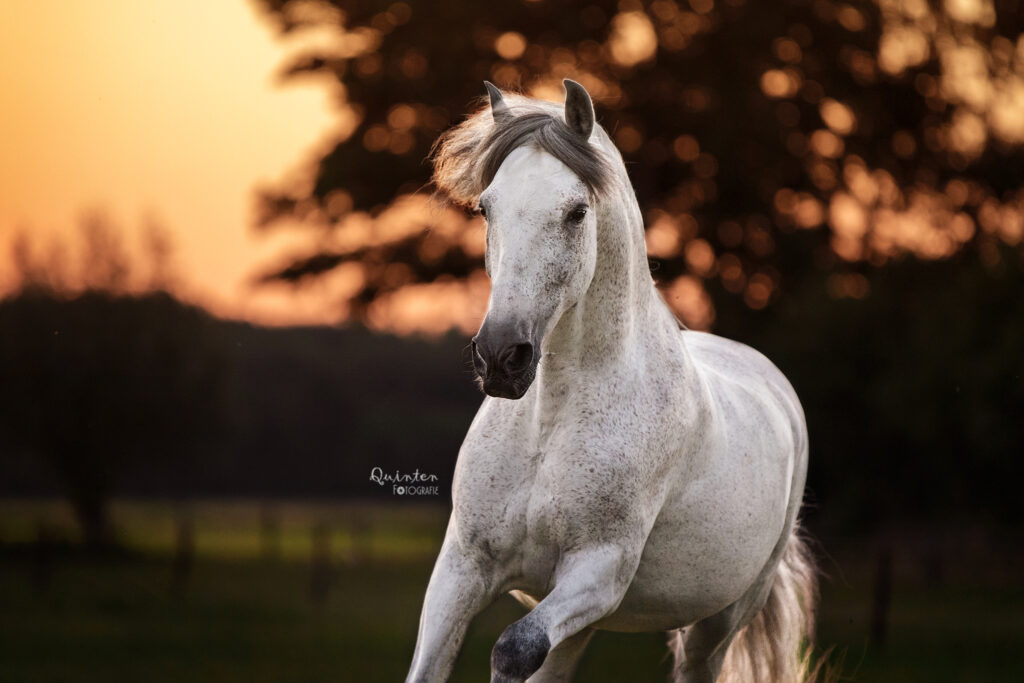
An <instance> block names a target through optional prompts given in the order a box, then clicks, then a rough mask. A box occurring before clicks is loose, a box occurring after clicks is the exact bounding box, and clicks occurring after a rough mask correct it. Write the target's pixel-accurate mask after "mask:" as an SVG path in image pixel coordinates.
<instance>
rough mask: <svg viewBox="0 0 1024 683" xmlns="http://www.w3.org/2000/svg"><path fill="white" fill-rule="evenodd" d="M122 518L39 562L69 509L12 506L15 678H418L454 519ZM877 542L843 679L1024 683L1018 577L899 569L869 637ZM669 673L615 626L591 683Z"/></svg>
mask: <svg viewBox="0 0 1024 683" xmlns="http://www.w3.org/2000/svg"><path fill="white" fill-rule="evenodd" d="M115 512H116V518H117V523H118V528H119V530H120V532H121V537H122V538H123V539H124V541H125V543H126V544H127V546H128V547H129V548H130V549H131V550H132V551H133V552H130V553H129V554H127V555H125V556H123V557H115V558H95V557H86V556H83V555H81V554H80V553H78V552H76V551H75V550H74V549H73V547H72V546H70V545H65V544H60V543H58V544H56V545H55V546H54V547H53V549H52V550H51V551H50V557H51V559H50V560H49V561H43V565H41V564H40V562H41V560H40V559H39V557H40V556H39V554H38V553H37V552H36V551H34V550H33V546H32V542H33V539H34V538H35V535H36V534H37V527H38V525H39V523H40V521H43V522H45V525H47V526H49V527H52V530H51V531H50V533H51V535H54V536H56V537H61V536H65V537H70V536H71V535H72V534H73V526H72V525H71V520H70V518H69V517H68V515H67V512H66V510H64V509H63V508H62V506H60V505H58V504H56V503H53V502H45V501H44V502H0V542H2V544H3V545H2V553H3V554H2V555H0V681H14V682H20V681H25V682H29V681H105V682H110V681H125V682H128V681H132V682H135V681H176V682H178V681H268V682H269V681H275V682H276V681H296V682H299V681H302V682H312V681H396V680H402V678H403V677H404V674H405V671H406V668H407V666H408V662H409V658H410V656H411V653H412V648H413V644H414V639H415V633H416V625H417V619H418V615H419V606H420V602H421V600H422V595H423V591H424V589H425V587H426V582H427V578H428V576H429V572H430V568H431V563H432V559H433V555H434V553H435V552H436V548H437V545H438V543H439V541H440V537H441V533H442V531H443V528H444V520H445V511H444V510H443V509H440V508H437V507H394V506H391V507H383V506H366V505H360V506H346V505H333V506H332V505H305V504H303V505H298V504H275V505H273V506H271V507H266V506H259V505H256V504H252V503H244V502H243V503H199V504H190V505H188V506H181V505H169V504H168V505H165V504H157V503H127V502H126V503H120V504H118V506H117V507H116V510H115ZM177 519H189V520H191V527H192V533H191V535H192V538H193V539H194V548H195V550H194V560H193V561H192V562H191V564H190V566H191V569H190V570H189V571H186V570H182V569H181V560H179V561H178V562H177V566H178V570H177V574H176V570H175V569H174V567H175V566H176V562H175V560H174V559H173V558H174V555H175V546H176V540H175V539H176V535H177V533H178V532H177V531H176V529H177V523H176V520H177ZM268 520H269V521H268ZM317 525H319V528H320V529H321V532H320V533H321V536H322V538H326V539H327V551H328V553H329V558H330V570H329V577H330V580H329V589H327V590H326V591H325V594H324V597H322V598H320V599H314V598H313V597H312V588H313V583H314V581H313V580H312V577H313V576H314V575H319V576H321V577H323V576H327V575H328V573H326V572H325V570H324V569H323V566H321V567H320V569H319V573H317V572H314V571H313V570H312V565H311V560H310V558H311V556H312V554H313V551H314V545H315V544H314V542H313V540H312V539H313V537H314V533H313V529H314V527H317ZM353 530H355V533H353ZM866 547H867V546H866V545H864V546H861V545H860V544H858V542H856V541H854V540H848V541H846V542H844V544H843V545H842V547H838V548H832V547H829V548H828V550H829V554H830V555H831V556H832V557H833V558H835V559H830V560H827V561H826V562H825V565H826V566H825V569H826V571H827V572H828V573H829V574H830V575H831V578H830V579H827V580H826V581H825V582H824V584H823V587H822V588H823V590H822V609H821V614H820V628H819V630H818V642H819V647H822V648H823V647H832V648H833V651H832V655H831V658H830V661H832V662H833V663H834V665H835V666H837V667H838V668H839V671H840V674H841V679H840V680H857V681H871V682H875V681H879V682H887V681H892V682H897V681H899V682H914V681H928V682H929V683H941V682H945V681H950V682H952V681H1021V680H1024V663H1022V661H1021V657H1020V650H1021V647H1022V646H1024V588H1022V587H1021V583H1020V581H1019V579H1016V578H1014V577H1015V574H1014V573H1013V572H1010V573H1009V574H1008V576H1009V577H1010V578H1008V579H1006V580H1005V581H1003V580H992V579H991V578H987V579H985V580H984V581H982V580H980V579H979V580H976V579H974V578H972V574H971V572H969V571H968V572H963V571H947V572H946V574H948V578H946V579H944V580H943V581H942V582H941V583H940V584H939V585H937V586H933V587H931V588H926V587H924V586H923V585H919V584H921V583H922V582H921V581H917V580H915V579H914V575H913V572H911V571H905V568H904V567H903V565H901V564H900V563H899V562H897V564H896V571H895V572H894V582H893V588H892V602H891V609H890V619H889V637H888V639H887V643H886V646H885V648H884V649H880V648H877V647H873V646H869V645H868V637H867V636H868V632H869V627H868V624H869V615H870V603H871V599H870V596H871V585H872V580H873V579H872V577H873V563H872V562H870V561H868V560H866V559H865V552H864V549H865V548H866ZM321 551H323V546H321ZM897 559H899V558H898V556H897ZM954 559H955V558H954ZM960 559H962V560H964V561H967V560H971V559H972V558H960ZM974 561H977V558H974ZM41 566H43V570H40V567H41ZM956 566H959V565H956ZM46 567H49V569H48V570H46ZM183 573H184V575H185V578H184V579H183V578H182V574H183ZM990 575H991V572H989V573H986V574H985V576H990ZM997 575H999V574H998V573H997ZM176 577H177V578H176ZM322 580H323V579H322V578H321V581H322ZM325 585H327V584H325ZM520 614H522V610H521V609H520V608H519V607H518V605H516V604H515V603H514V602H512V600H511V599H509V598H503V599H502V600H500V601H499V602H498V603H496V604H495V605H494V606H492V607H491V608H490V609H488V610H487V611H486V612H484V613H483V614H482V615H481V616H480V617H479V618H478V619H477V620H476V622H475V623H474V625H473V628H472V630H471V632H470V634H469V637H468V639H467V642H466V645H465V647H464V649H463V652H462V656H461V657H460V660H459V664H458V668H457V670H456V672H455V676H454V677H453V680H455V681H480V680H486V679H487V672H488V666H487V664H488V658H489V654H490V649H491V647H492V645H493V643H494V640H495V639H496V638H497V636H498V635H499V634H500V633H501V630H502V629H503V628H504V627H505V626H506V625H507V624H508V623H510V622H511V621H513V620H514V619H516V618H517V617H518V615H520ZM668 670H669V660H668V659H667V657H666V650H665V647H664V638H663V636H661V635H660V634H645V635H622V634H608V633H602V634H598V637H596V638H595V639H594V641H593V642H592V644H591V646H590V648H589V649H588V653H587V655H586V658H585V659H584V662H583V665H582V668H581V670H580V672H579V675H578V677H577V680H579V681H582V682H586V681H661V680H665V678H666V676H667V673H668Z"/></svg>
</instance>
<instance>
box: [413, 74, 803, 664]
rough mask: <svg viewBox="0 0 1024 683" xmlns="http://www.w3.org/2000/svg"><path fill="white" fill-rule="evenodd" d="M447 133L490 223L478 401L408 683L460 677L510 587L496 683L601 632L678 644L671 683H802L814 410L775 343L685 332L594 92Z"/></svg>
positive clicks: (578, 90) (440, 172) (440, 174)
mask: <svg viewBox="0 0 1024 683" xmlns="http://www.w3.org/2000/svg"><path fill="white" fill-rule="evenodd" d="M486 85H487V88H488V91H489V93H490V108H489V111H488V109H487V108H484V109H483V110H481V111H480V112H478V113H477V114H475V115H473V116H472V117H470V118H469V119H468V120H467V121H466V122H465V123H463V124H461V125H460V126H458V127H456V128H454V129H453V130H451V131H449V132H448V133H447V134H446V135H445V136H444V137H443V138H442V139H441V141H440V142H439V146H438V147H437V152H436V158H435V165H436V166H435V180H436V182H437V185H438V186H439V188H440V189H442V190H444V191H445V192H447V193H448V194H449V195H450V196H451V197H452V198H453V200H455V201H457V202H462V203H473V204H476V205H477V206H478V207H479V210H480V211H481V212H482V213H483V214H484V215H485V217H486V220H487V255H486V267H487V272H488V274H489V276H490V278H491V293H490V300H489V302H488V310H487V315H486V317H485V319H484V322H483V325H482V327H481V328H480V332H479V333H478V334H477V336H476V337H475V338H474V341H473V355H474V365H475V368H476V371H477V374H478V375H479V378H480V381H481V383H482V386H483V389H484V391H485V392H486V393H487V394H488V397H487V398H485V399H484V402H483V405H482V406H481V408H480V411H479V412H478V413H477V415H476V418H475V419H474V420H473V424H472V425H471V426H470V428H469V433H468V434H467V435H466V439H465V441H464V442H463V444H462V449H461V451H460V453H459V458H458V464H457V465H456V468H455V477H454V481H453V485H452V498H453V511H452V515H451V519H450V521H449V524H448V531H447V534H446V536H445V539H444V543H443V545H442V547H441V552H440V555H439V556H438V558H437V563H436V565H435V567H434V571H433V574H432V575H431V578H430V585H429V587H428V589H427V594H426V598H425V600H424V605H423V612H422V615H421V618H420V626H419V635H418V640H417V643H416V651H415V654H414V656H413V661H412V667H411V669H410V671H409V675H408V678H407V679H406V680H407V681H410V682H412V681H416V682H429V683H434V682H436V681H443V680H445V679H446V678H447V677H448V676H449V675H450V673H451V670H452V667H453V666H454V663H455V659H456V656H457V654H458V651H459V648H460V647H461V643H462V639H463V637H464V635H465V632H466V628H467V626H468V624H469V622H470V620H471V619H472V618H473V616H474V615H476V614H477V613H478V612H480V611H481V610H482V609H484V608H485V607H487V606H488V605H489V604H490V603H491V602H492V601H493V600H494V599H495V598H496V597H497V596H499V595H500V594H501V593H502V592H511V593H512V595H513V596H514V597H515V598H516V599H517V600H519V602H521V603H522V604H524V605H526V606H527V607H529V608H531V611H530V612H529V613H528V614H527V615H526V616H524V617H523V618H522V619H520V620H519V621H517V622H515V623H513V624H511V625H510V626H509V627H508V628H506V629H505V631H504V633H502V635H501V637H500V638H499V639H498V642H497V644H495V646H494V650H493V652H492V655H491V681H492V682H496V681H524V680H526V679H529V680H530V681H566V680H570V679H571V678H572V675H573V672H574V670H575V667H576V664H577V662H578V660H579V659H580V656H581V655H582V653H583V650H584V647H585V646H586V644H587V641H588V639H589V638H590V637H591V635H592V634H593V632H594V630H595V629H605V630H611V631H670V634H669V638H670V645H671V646H672V648H673V650H674V652H675V657H676V664H675V668H674V680H677V681H686V682H687V683H698V682H712V681H725V680H728V681H744V682H749V681H772V682H773V683H788V682H790V681H799V680H802V679H803V678H804V676H806V675H807V674H806V669H807V665H806V661H807V658H806V654H805V647H806V646H805V639H807V638H809V633H810V630H811V622H812V615H813V606H814V605H813V602H814V572H813V568H812V565H811V562H810V560H809V558H808V553H807V552H806V550H805V547H804V545H803V543H802V542H801V539H800V537H799V536H798V535H797V513H798V512H799V509H800V504H801V499H802V496H803V489H804V478H805V474H806V470H807V432H806V426H805V423H804V416H803V411H802V409H801V407H800V403H799V401H798V400H797V397H796V395H795V393H794V391H793V389H792V387H791V386H790V385H789V383H788V382H787V381H786V379H785V377H783V375H782V373H781V372H779V370H778V369H777V368H776V367H775V366H774V365H772V364H771V362H769V361H768V360H767V359H766V358H765V357H764V356H762V355H761V354H759V353H758V352H757V351H754V350H753V349H751V348H749V347H747V346H744V345H742V344H739V343H737V342H733V341H729V340H726V339H723V338H720V337H716V336H713V335H710V334H705V333H701V332H695V331H688V330H685V329H681V325H679V323H678V321H677V320H676V318H675V317H674V316H673V315H672V313H671V312H670V311H669V310H668V308H667V306H666V305H665V303H664V302H663V301H662V299H661V297H660V296H659V294H658V292H657V290H656V289H655V287H654V283H653V281H652V278H651V274H650V270H649V268H648V262H647V254H646V250H645V245H644V230H643V220H642V217H641V213H640V209H639V207H638V205H637V201H636V197H635V195H634V193H633V190H632V187H631V185H630V182H629V178H628V176H627V174H626V169H625V166H624V165H623V163H622V158H621V156H620V155H619V153H618V151H617V150H616V149H615V146H614V144H613V143H612V141H611V139H610V138H609V137H608V135H607V134H606V133H605V131H604V130H603V129H601V128H600V126H595V124H594V109H593V105H592V104H591V101H590V97H589V95H588V94H587V92H586V90H584V88H583V87H582V86H581V85H579V84H578V83H575V82H573V81H569V80H566V81H565V87H566V91H567V97H566V102H565V107H564V117H563V110H562V107H560V106H558V105H554V104H550V103H546V102H540V101H537V100H532V99H529V98H525V97H521V96H515V95H505V96H503V95H502V93H501V92H500V91H498V90H497V89H496V88H495V87H494V86H492V85H491V84H490V83H487V84H486Z"/></svg>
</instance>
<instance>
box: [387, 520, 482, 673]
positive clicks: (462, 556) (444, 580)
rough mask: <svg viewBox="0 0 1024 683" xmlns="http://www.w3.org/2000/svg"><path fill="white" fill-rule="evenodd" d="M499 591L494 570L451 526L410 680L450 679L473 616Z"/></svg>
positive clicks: (422, 622) (428, 597) (424, 613)
mask: <svg viewBox="0 0 1024 683" xmlns="http://www.w3.org/2000/svg"><path fill="white" fill-rule="evenodd" d="M495 595H496V593H495V590H494V588H493V575H492V573H491V572H490V571H489V570H488V568H487V567H486V566H484V565H482V564H481V563H479V562H477V561H476V560H474V559H473V558H471V557H470V556H469V555H467V554H466V553H465V552H463V551H462V550H461V549H460V548H459V547H458V544H457V543H456V542H455V541H454V539H453V537H452V534H451V531H450V530H449V533H448V535H447V536H446V537H445V541H444V545H443V546H442V548H441V553H440V554H439V555H438V557H437V562H436V563H435V564H434V571H433V573H432V574H431V575H430V583H429V584H428V586H427V594H426V597H425V598H424V600H423V611H422V612H421V613H420V628H419V634H418V635H417V637H416V651H415V652H414V654H413V657H412V666H411V667H410V668H409V675H408V676H407V677H406V679H405V680H406V683H436V682H437V681H445V680H448V676H449V675H450V674H451V671H452V667H453V666H454V665H455V658H456V657H457V656H458V654H459V648H461V647H462V640H463V638H464V637H465V635H466V629H467V628H468V626H469V622H470V620H471V619H472V618H473V617H474V616H476V614H477V613H478V612H480V611H481V610H482V609H484V608H485V607H487V605H489V604H490V603H491V602H492V601H493V600H494V598H495Z"/></svg>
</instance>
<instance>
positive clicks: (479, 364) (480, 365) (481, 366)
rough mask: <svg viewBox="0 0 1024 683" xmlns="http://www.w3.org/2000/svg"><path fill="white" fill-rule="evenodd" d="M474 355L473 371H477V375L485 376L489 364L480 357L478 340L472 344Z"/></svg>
mask: <svg viewBox="0 0 1024 683" xmlns="http://www.w3.org/2000/svg"><path fill="white" fill-rule="evenodd" d="M471 343H472V350H473V351H472V353H473V369H474V370H476V372H477V374H479V375H483V374H484V372H486V370H487V363H486V361H484V358H483V356H481V355H480V350H479V349H478V348H477V345H476V339H474V340H473V341H472V342H471Z"/></svg>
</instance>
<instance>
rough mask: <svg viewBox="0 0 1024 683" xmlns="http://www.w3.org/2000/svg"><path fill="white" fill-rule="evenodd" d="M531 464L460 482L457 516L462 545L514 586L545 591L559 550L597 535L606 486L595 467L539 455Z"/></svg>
mask: <svg viewBox="0 0 1024 683" xmlns="http://www.w3.org/2000/svg"><path fill="white" fill-rule="evenodd" d="M530 462H531V465H530V467H527V468H523V469H522V470H521V471H518V472H509V471H506V470H504V469H503V468H500V467H497V468H494V469H493V471H492V472H491V473H489V474H483V473H482V472H481V473H480V474H478V475H476V476H471V477H467V478H464V479H463V480H462V481H461V482H460V486H459V490H457V491H456V505H455V508H456V509H455V512H456V515H457V519H458V529H459V533H460V536H461V538H462V540H463V542H464V543H466V544H467V545H469V546H471V547H473V548H474V549H475V550H476V551H477V554H478V555H479V556H480V557H481V558H483V559H485V560H488V561H491V562H493V563H494V564H496V565H500V566H501V568H502V571H501V573H505V574H507V576H508V578H510V579H516V580H517V585H525V586H530V587H531V588H534V589H535V590H537V591H543V590H546V587H547V586H548V585H549V582H550V580H551V576H552V574H553V573H554V569H555V566H556V564H557V562H558V559H559V557H560V556H561V554H562V553H563V550H564V549H565V548H568V547H575V546H579V545H580V544H585V543H586V541H587V539H588V538H589V537H590V536H592V535H593V534H595V533H599V531H600V521H599V520H600V519H601V518H602V517H604V516H605V512H602V510H601V505H602V504H604V502H607V500H608V486H607V482H606V481H604V477H603V476H602V475H601V474H600V473H599V472H598V471H597V470H596V469H595V468H593V467H582V468H580V467H574V466H572V465H571V464H565V463H561V462H559V463H553V462H552V461H551V460H550V459H548V460H547V462H545V459H544V458H542V457H540V456H539V455H538V456H537V457H536V458H533V459H530Z"/></svg>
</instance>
